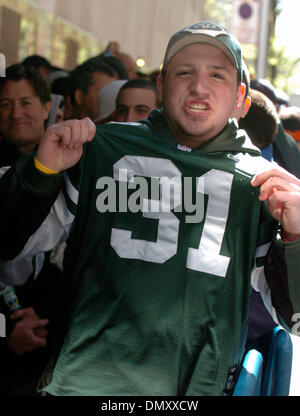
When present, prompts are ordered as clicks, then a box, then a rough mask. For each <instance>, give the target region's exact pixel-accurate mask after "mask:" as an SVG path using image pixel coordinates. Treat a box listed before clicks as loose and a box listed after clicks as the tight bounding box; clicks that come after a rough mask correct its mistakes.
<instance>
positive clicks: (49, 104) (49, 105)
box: [44, 101, 52, 120]
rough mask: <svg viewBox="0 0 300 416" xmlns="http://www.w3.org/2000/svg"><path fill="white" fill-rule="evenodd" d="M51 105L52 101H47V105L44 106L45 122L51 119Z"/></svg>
mask: <svg viewBox="0 0 300 416" xmlns="http://www.w3.org/2000/svg"><path fill="white" fill-rule="evenodd" d="M51 104H52V101H47V102H46V104H44V120H47V119H48V117H49V113H50V110H51Z"/></svg>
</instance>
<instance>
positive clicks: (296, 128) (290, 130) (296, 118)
mask: <svg viewBox="0 0 300 416" xmlns="http://www.w3.org/2000/svg"><path fill="white" fill-rule="evenodd" d="M279 116H280V120H281V123H282V126H283V128H284V131H285V132H286V133H287V134H289V135H290V136H291V137H293V139H294V140H295V141H296V143H297V144H298V147H299V149H300V107H296V106H291V107H285V108H283V109H282V110H281V111H280V113H279Z"/></svg>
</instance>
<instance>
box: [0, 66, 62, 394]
mask: <svg viewBox="0 0 300 416" xmlns="http://www.w3.org/2000/svg"><path fill="white" fill-rule="evenodd" d="M50 106H51V96H50V88H49V85H48V83H47V82H46V80H45V79H44V78H43V77H42V76H41V75H40V73H39V72H38V71H37V70H36V69H34V68H32V67H25V66H23V65H20V64H15V65H12V66H10V67H8V68H7V69H6V77H5V78H1V79H0V130H1V132H2V135H3V142H2V144H1V148H0V176H2V175H3V174H4V173H5V171H6V170H7V169H8V167H9V166H12V165H14V164H15V163H16V161H17V160H18V159H20V158H22V157H23V156H24V155H27V154H30V153H32V152H33V151H34V150H35V148H36V147H37V145H38V144H39V142H40V141H41V139H42V137H43V136H44V134H45V123H46V121H47V120H48V116H49V111H50ZM2 198H3V195H1V200H2ZM3 238H5V235H4V234H3ZM49 256H50V253H46V254H45V255H44V254H43V255H42V256H40V255H39V256H37V257H35V258H34V259H29V260H26V259H25V260H20V261H19V260H15V261H12V262H8V263H6V266H4V264H3V263H1V262H0V292H4V293H7V291H9V292H10V293H12V292H13V293H14V296H15V298H16V299H18V306H19V309H18V310H11V309H10V306H11V305H10V303H9V302H7V303H6V302H5V301H4V299H6V298H5V296H4V299H2V296H1V295H0V312H1V313H2V314H4V315H5V317H6V327H7V333H6V338H1V339H0V367H1V372H0V391H1V394H3V395H4V394H7V395H16V394H22V395H23V394H24V395H25V394H26V395H27V394H28V395H30V394H34V395H35V394H36V387H37V383H38V380H39V378H40V376H41V373H42V371H43V370H44V367H45V365H46V364H47V362H48V360H49V358H50V356H51V355H52V353H53V351H52V346H53V344H52V341H53V337H54V332H55V331H57V332H58V330H59V325H58V322H59V320H61V319H63V314H62V313H59V311H60V312H62V310H60V309H59V294H58V293H57V291H58V288H59V286H60V285H61V284H62V283H63V281H62V279H61V275H62V273H61V271H60V270H59V269H58V268H57V267H56V266H55V265H54V264H52V263H51V262H50V257H49ZM32 262H34V263H36V264H37V266H38V267H39V270H38V271H37V273H36V275H35V276H34V273H33V274H31V273H30V272H28V270H29V271H31V265H32ZM7 273H9V274H10V276H11V275H12V274H13V282H7V281H6V280H5V279H6V275H7ZM28 275H29V281H28V283H27V284H26V285H24V286H21V285H20V286H18V284H20V282H22V279H24V276H28ZM37 275H38V277H37ZM33 277H37V279H36V280H35V281H34V282H31V281H30V279H31V278H33ZM10 283H15V284H16V285H17V287H16V288H15V289H14V288H13V287H9V286H10ZM61 293H62V292H61ZM54 299H56V301H54ZM49 321H51V322H50V324H49Z"/></svg>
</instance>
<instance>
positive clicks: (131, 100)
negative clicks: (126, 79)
mask: <svg viewBox="0 0 300 416" xmlns="http://www.w3.org/2000/svg"><path fill="white" fill-rule="evenodd" d="M154 108H156V94H155V92H154V91H152V90H149V89H147V88H125V89H124V90H122V91H120V93H119V95H118V98H117V108H116V115H115V117H114V120H115V121H122V122H127V121H138V120H141V119H142V118H147V117H148V114H149V113H150V112H151V111H152V110H153V109H154Z"/></svg>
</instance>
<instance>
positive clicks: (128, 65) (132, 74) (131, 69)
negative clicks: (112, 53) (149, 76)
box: [117, 51, 138, 79]
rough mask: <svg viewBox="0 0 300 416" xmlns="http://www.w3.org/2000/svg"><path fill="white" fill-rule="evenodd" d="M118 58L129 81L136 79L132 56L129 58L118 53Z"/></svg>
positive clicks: (124, 54)
mask: <svg viewBox="0 0 300 416" xmlns="http://www.w3.org/2000/svg"><path fill="white" fill-rule="evenodd" d="M117 56H118V58H119V59H120V60H121V62H122V63H123V65H124V66H125V68H126V70H127V73H128V76H129V79H135V78H137V71H138V69H137V66H136V63H135V61H134V59H133V58H132V56H130V55H129V54H128V53H126V52H122V51H120V52H119V53H118V55H117Z"/></svg>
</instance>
